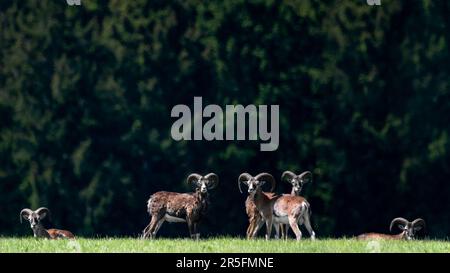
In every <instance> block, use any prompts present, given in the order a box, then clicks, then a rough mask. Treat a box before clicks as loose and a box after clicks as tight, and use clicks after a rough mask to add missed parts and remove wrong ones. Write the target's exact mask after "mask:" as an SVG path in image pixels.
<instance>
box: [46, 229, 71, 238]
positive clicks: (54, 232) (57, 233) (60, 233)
mask: <svg viewBox="0 0 450 273" xmlns="http://www.w3.org/2000/svg"><path fill="white" fill-rule="evenodd" d="M47 232H48V235H49V236H50V239H60V238H68V239H75V236H74V235H73V234H72V232H70V231H68V230H62V229H54V228H52V229H47Z"/></svg>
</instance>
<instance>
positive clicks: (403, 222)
mask: <svg viewBox="0 0 450 273" xmlns="http://www.w3.org/2000/svg"><path fill="white" fill-rule="evenodd" d="M408 223H409V221H408V220H406V219H405V218H402V217H397V218H395V219H394V220H392V222H391V225H390V226H389V230H390V231H392V228H393V227H394V225H395V224H404V225H405V226H406V225H407V224H408Z"/></svg>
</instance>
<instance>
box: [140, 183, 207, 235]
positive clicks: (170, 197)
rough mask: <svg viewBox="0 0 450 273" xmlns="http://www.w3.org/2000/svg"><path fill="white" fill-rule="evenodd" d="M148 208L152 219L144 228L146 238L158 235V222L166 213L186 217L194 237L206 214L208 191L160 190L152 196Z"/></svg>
mask: <svg viewBox="0 0 450 273" xmlns="http://www.w3.org/2000/svg"><path fill="white" fill-rule="evenodd" d="M147 208H148V212H149V214H150V215H151V216H152V219H151V221H150V224H149V225H148V226H147V227H146V228H145V229H144V238H147V237H150V238H151V237H154V236H155V235H156V232H157V231H158V228H159V227H158V223H160V221H162V220H163V218H164V217H165V215H166V214H167V215H170V216H173V217H177V218H182V219H185V220H186V222H187V224H188V228H189V233H190V235H191V237H193V236H194V235H195V234H197V227H198V224H199V223H200V220H201V219H202V218H203V216H204V215H205V214H206V211H207V208H208V193H201V192H200V191H199V190H197V191H196V192H194V193H176V192H167V191H160V192H156V193H154V194H153V195H152V196H151V197H150V200H149V202H148V207H147ZM161 224H162V223H161ZM161 224H160V225H161Z"/></svg>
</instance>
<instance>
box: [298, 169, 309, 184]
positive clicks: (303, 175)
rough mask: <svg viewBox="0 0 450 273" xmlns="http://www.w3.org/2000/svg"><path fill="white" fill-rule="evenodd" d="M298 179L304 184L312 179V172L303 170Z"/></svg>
mask: <svg viewBox="0 0 450 273" xmlns="http://www.w3.org/2000/svg"><path fill="white" fill-rule="evenodd" d="M298 180H300V181H301V182H302V184H306V183H309V182H311V181H312V173H311V172H310V171H306V172H302V173H301V174H300V175H299V176H298Z"/></svg>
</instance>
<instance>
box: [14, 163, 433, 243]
mask: <svg viewBox="0 0 450 273" xmlns="http://www.w3.org/2000/svg"><path fill="white" fill-rule="evenodd" d="M281 180H282V181H286V182H288V183H290V184H291V185H292V191H291V193H290V194H275V193H273V190H274V189H275V185H276V180H275V179H274V177H273V176H272V175H271V174H269V173H260V174H258V175H256V176H252V175H250V174H248V173H242V174H241V175H240V176H239V178H238V186H239V190H240V191H241V192H242V188H241V185H242V184H244V185H245V186H247V192H248V197H247V199H246V201H245V209H246V212H247V215H248V219H249V225H248V228H247V233H246V237H247V239H252V238H255V237H256V236H257V234H258V231H259V230H260V229H261V227H262V226H263V225H264V224H265V226H266V240H268V239H269V238H270V236H271V234H272V228H274V230H275V238H280V237H281V238H284V239H287V238H288V231H289V228H291V229H292V230H293V232H294V234H295V237H296V239H297V240H300V239H301V238H302V232H301V231H300V228H299V227H300V226H302V225H304V226H305V228H306V230H307V231H308V233H309V235H310V237H311V239H312V240H314V239H315V232H314V230H313V229H312V227H311V221H310V216H311V206H310V204H309V203H308V201H307V200H306V199H305V198H304V197H302V196H300V193H301V190H302V187H303V185H305V184H306V183H308V182H310V181H312V173H311V172H309V171H306V172H303V173H301V174H299V175H297V174H295V173H293V172H291V171H285V172H284V173H283V174H282V176H281ZM186 181H187V183H188V184H189V185H190V186H192V187H193V188H194V189H195V190H194V192H192V193H177V192H168V191H159V192H156V193H154V194H153V195H151V196H150V199H149V200H148V202H147V210H148V213H149V214H150V216H151V220H150V223H149V224H148V225H147V227H145V229H144V231H143V233H142V238H155V236H156V234H157V232H158V230H159V229H160V228H161V226H162V224H163V223H164V222H166V221H167V222H182V223H187V225H188V228H189V234H190V236H191V238H193V239H198V238H199V237H200V232H199V230H198V227H199V224H200V222H201V220H202V218H203V217H205V216H206V212H207V209H208V204H209V198H208V191H209V190H212V189H214V188H216V187H217V186H218V184H219V177H218V176H217V175H216V174H214V173H209V174H207V175H205V176H202V175H200V174H196V173H193V174H191V175H189V176H188V177H187V179H186ZM266 183H268V184H270V186H271V190H270V191H269V192H265V191H263V190H262V186H263V185H264V184H266ZM49 213H50V211H49V210H48V209H47V208H45V207H42V208H39V209H37V210H35V211H33V210H31V209H28V208H25V209H23V210H22V211H21V212H20V219H21V220H22V219H25V220H28V221H29V223H30V227H31V229H32V230H33V234H34V237H40V238H47V239H59V238H68V239H74V238H75V236H74V235H73V234H72V233H71V232H70V231H67V230H60V229H45V228H44V227H43V225H42V223H41V220H42V219H44V218H45V217H46V216H47V215H48V214H49ZM393 227H398V228H399V229H400V230H401V232H400V233H399V234H395V235H390V234H380V233H365V234H361V235H359V236H358V237H357V239H361V240H363V239H406V240H411V239H414V236H415V234H416V233H417V231H419V230H421V229H422V228H424V227H425V221H424V220H423V219H420V218H419V219H416V220H414V221H412V222H409V221H408V220H406V219H404V218H401V217H398V218H395V219H393V220H392V222H391V225H390V230H391V231H392V228H393Z"/></svg>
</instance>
